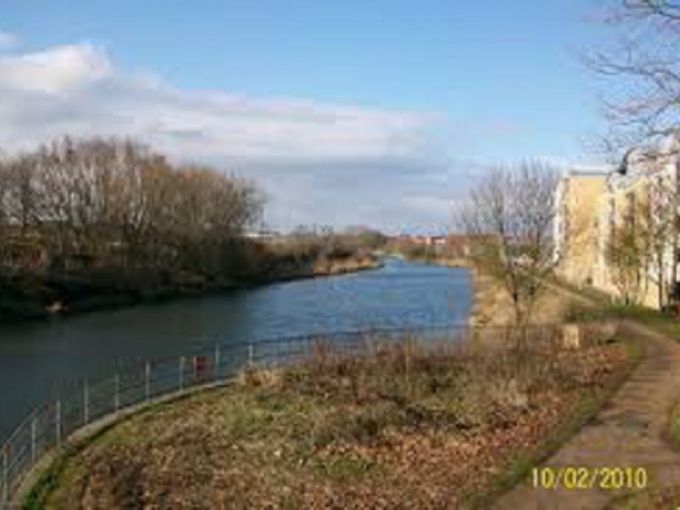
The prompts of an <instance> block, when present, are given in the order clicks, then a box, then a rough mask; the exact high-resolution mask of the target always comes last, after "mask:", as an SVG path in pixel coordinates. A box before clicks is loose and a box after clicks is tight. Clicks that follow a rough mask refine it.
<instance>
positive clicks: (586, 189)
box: [554, 168, 608, 286]
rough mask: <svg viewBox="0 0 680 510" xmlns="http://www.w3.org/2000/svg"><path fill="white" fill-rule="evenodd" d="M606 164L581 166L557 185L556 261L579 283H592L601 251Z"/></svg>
mask: <svg viewBox="0 0 680 510" xmlns="http://www.w3.org/2000/svg"><path fill="white" fill-rule="evenodd" d="M607 170H608V169H605V168H578V169H574V170H572V171H571V172H569V174H568V175H567V176H566V177H564V178H563V179H561V180H560V182H559V184H558V186H557V196H556V200H555V202H556V205H557V214H556V216H555V224H554V229H555V235H554V239H555V262H557V264H558V265H557V268H558V274H559V275H560V276H561V277H563V278H564V279H566V280H568V281H570V282H572V283H574V284H575V285H578V286H582V285H592V284H593V281H594V278H595V269H596V263H597V260H598V257H599V252H598V234H599V230H598V221H599V216H600V204H601V203H602V197H603V196H604V195H605V193H606V189H607V177H608V173H607Z"/></svg>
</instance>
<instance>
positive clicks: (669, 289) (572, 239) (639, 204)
mask: <svg viewBox="0 0 680 510" xmlns="http://www.w3.org/2000/svg"><path fill="white" fill-rule="evenodd" d="M679 169H680V144H679V143H678V142H677V139H675V138H668V139H666V140H664V141H663V142H662V143H661V144H659V145H658V146H657V147H655V148H654V149H653V150H649V149H647V150H640V149H638V150H633V151H630V152H629V153H628V154H627V155H626V157H625V158H624V161H623V162H622V163H621V165H620V166H618V167H610V168H606V167H602V168H598V169H587V170H584V169H574V170H572V171H571V172H569V174H568V175H566V176H565V177H564V178H563V179H562V180H561V181H560V183H559V185H558V187H557V190H556V219H555V227H554V228H555V232H554V234H555V235H554V239H555V262H556V264H557V273H558V275H560V276H561V277H562V278H564V279H566V280H567V281H570V282H572V283H574V284H576V285H579V286H585V285H590V286H593V287H595V288H597V289H599V290H602V291H605V292H607V293H609V294H611V295H612V296H616V297H619V298H625V299H627V300H632V301H634V302H636V303H639V304H642V305H644V306H649V307H652V308H661V307H663V306H666V305H668V304H669V301H670V298H671V297H677V291H678V284H677V281H678V274H679V273H680V267H679V266H678V251H679V250H678V245H677V244H678V242H677V235H676V232H677V227H678V225H677V222H676V218H677V214H678V208H677V207H678V183H679V181H678V172H679ZM626 228H627V229H630V230H628V232H632V234H628V235H629V236H630V237H631V239H632V242H634V243H635V246H636V249H639V250H641V251H643V252H644V254H645V255H644V257H643V258H644V260H643V261H641V263H640V267H639V268H638V269H637V270H636V271H635V272H634V274H633V275H632V276H631V275H630V274H628V275H626V276H627V277H628V280H634V283H635V285H634V286H633V287H634V292H633V294H632V295H631V294H630V292H631V291H630V290H629V289H628V288H625V289H624V285H623V283H626V280H625V279H622V277H621V269H620V265H618V264H616V263H615V262H614V260H613V257H612V246H616V237H615V236H617V235H619V236H621V232H622V231H624V229H626ZM619 242H620V241H619ZM622 282H623V283H622Z"/></svg>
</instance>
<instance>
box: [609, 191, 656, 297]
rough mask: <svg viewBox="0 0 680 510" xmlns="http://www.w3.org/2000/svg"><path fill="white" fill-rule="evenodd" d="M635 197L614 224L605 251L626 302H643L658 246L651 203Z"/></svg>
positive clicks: (611, 270) (615, 280)
mask: <svg viewBox="0 0 680 510" xmlns="http://www.w3.org/2000/svg"><path fill="white" fill-rule="evenodd" d="M631 198H632V199H633V200H632V201H630V202H629V203H628V205H627V210H626V211H625V212H624V214H623V215H622V217H621V218H618V219H617V221H615V222H614V223H613V224H612V226H611V231H610V232H609V237H608V240H607V245H606V252H605V255H606V258H607V263H608V266H609V270H610V274H611V278H612V282H613V284H614V286H615V287H616V288H617V290H618V292H619V295H620V296H621V298H622V299H623V302H624V303H625V304H626V305H635V304H639V302H640V299H641V294H642V292H643V290H646V288H645V285H646V281H647V280H646V276H647V274H648V270H649V269H650V266H651V265H652V264H653V263H654V259H655V248H656V242H655V240H654V238H653V235H654V230H655V228H654V226H653V224H652V222H651V220H652V217H651V214H650V207H649V203H648V201H647V200H644V201H642V202H638V201H635V200H634V198H635V196H634V195H631Z"/></svg>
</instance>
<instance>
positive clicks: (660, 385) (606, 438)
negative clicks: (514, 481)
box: [495, 321, 680, 510]
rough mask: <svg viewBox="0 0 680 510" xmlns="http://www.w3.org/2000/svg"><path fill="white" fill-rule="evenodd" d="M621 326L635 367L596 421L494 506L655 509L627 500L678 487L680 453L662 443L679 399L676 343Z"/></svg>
mask: <svg viewBox="0 0 680 510" xmlns="http://www.w3.org/2000/svg"><path fill="white" fill-rule="evenodd" d="M626 327H628V328H630V329H631V330H632V331H633V332H634V334H636V335H637V337H638V338H639V341H640V344H641V345H642V347H643V349H644V350H645V355H644V356H643V359H642V361H641V362H640V364H639V365H638V367H637V368H636V369H635V370H634V372H633V373H632V374H631V376H630V378H629V379H628V380H627V381H626V382H625V383H624V384H623V386H622V387H621V388H620V390H619V391H618V393H616V394H615V395H614V397H613V398H612V399H611V400H610V401H609V402H608V403H607V404H606V405H605V406H604V407H603V408H602V409H601V410H600V412H599V413H598V414H597V416H596V418H595V419H594V420H592V421H591V422H590V423H589V424H587V425H586V426H584V427H583V428H582V429H581V431H580V432H579V433H578V434H577V435H576V436H574V437H573V438H572V439H571V440H570V441H568V442H567V443H566V444H565V445H564V446H563V447H562V448H561V449H560V450H558V451H557V452H556V453H555V454H554V455H553V456H552V457H550V458H548V459H547V460H546V461H545V462H544V463H543V464H541V465H540V466H536V467H535V468H534V469H532V470H531V472H530V473H529V476H528V477H527V479H526V480H524V481H523V482H522V483H521V484H520V485H517V486H516V487H515V488H514V489H512V490H511V491H510V492H508V493H506V494H504V495H503V496H501V497H500V498H498V500H497V501H496V503H495V508H498V509H507V508H512V509H513V510H521V509H600V508H641V509H642V508H645V509H646V508H653V506H649V505H653V503H651V502H650V501H647V500H646V501H647V503H636V499H634V498H632V499H631V498H627V497H626V496H627V495H631V494H633V495H634V494H635V493H640V492H641V489H640V488H639V487H640V486H643V485H644V486H646V488H647V489H648V490H651V491H653V492H661V493H662V492H664V490H665V491H668V490H669V489H671V488H673V487H677V486H680V453H679V452H678V451H676V450H674V449H673V448H671V447H670V445H669V443H668V442H667V441H666V436H667V431H668V426H669V412H670V409H671V408H672V406H673V404H674V403H675V402H677V400H678V398H680V344H678V343H677V342H675V341H674V340H673V339H671V338H669V337H668V336H665V335H662V334H660V333H658V332H656V331H654V330H652V329H650V328H648V327H647V326H644V325H642V324H640V323H636V322H632V321H627V322H626ZM567 468H569V469H567ZM619 487H620V488H619ZM638 499H639V498H638ZM675 503H676V504H680V503H678V502H675ZM640 504H642V505H643V506H639V505H640ZM667 508H674V507H667Z"/></svg>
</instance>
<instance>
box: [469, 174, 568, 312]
mask: <svg viewBox="0 0 680 510" xmlns="http://www.w3.org/2000/svg"><path fill="white" fill-rule="evenodd" d="M557 181H558V173H557V171H556V170H555V169H554V168H552V167H550V166H549V165H546V164H544V163H541V162H538V161H531V162H525V163H523V164H521V165H519V166H517V167H497V168H494V169H493V170H492V171H490V172H489V173H488V174H487V175H485V176H484V177H483V178H482V179H481V180H480V181H479V182H478V183H477V184H476V185H475V186H474V187H473V188H472V189H471V191H470V194H469V200H468V201H467V202H466V203H465V204H464V205H462V206H461V209H460V210H459V211H458V214H457V216H458V218H457V220H458V222H459V223H460V224H461V226H462V227H463V229H464V230H465V231H466V233H467V234H468V235H469V236H470V239H472V240H473V244H475V245H476V246H475V247H474V252H475V254H476V262H477V263H478V264H480V266H481V268H480V269H481V270H482V271H484V272H486V273H487V274H490V275H491V276H492V277H494V278H495V279H496V281H498V282H499V283H500V284H501V285H502V287H503V288H504V289H505V291H506V292H507V293H508V295H509V296H510V298H511V299H512V303H513V306H514V310H515V319H516V323H517V324H518V325H525V324H527V323H529V322H530V320H531V317H532V313H533V311H534V306H535V304H536V301H537V299H538V297H539V294H540V292H541V291H542V290H543V288H544V286H545V283H546V281H547V279H548V277H549V276H550V275H551V274H552V272H553V270H554V263H553V260H552V251H553V249H552V248H553V242H552V236H551V227H552V221H553V218H554V213H555V211H554V194H555V188H556V185H557Z"/></svg>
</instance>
